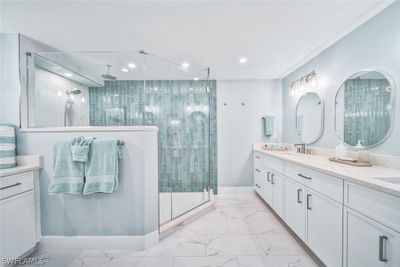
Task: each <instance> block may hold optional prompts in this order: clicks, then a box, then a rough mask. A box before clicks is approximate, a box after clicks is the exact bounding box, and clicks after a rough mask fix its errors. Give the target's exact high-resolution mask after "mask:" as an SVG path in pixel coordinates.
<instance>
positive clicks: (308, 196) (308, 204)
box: [307, 194, 311, 210]
mask: <svg viewBox="0 0 400 267" xmlns="http://www.w3.org/2000/svg"><path fill="white" fill-rule="evenodd" d="M310 200H311V194H307V209H308V210H311V206H310Z"/></svg>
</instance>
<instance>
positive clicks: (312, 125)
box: [296, 92, 324, 145]
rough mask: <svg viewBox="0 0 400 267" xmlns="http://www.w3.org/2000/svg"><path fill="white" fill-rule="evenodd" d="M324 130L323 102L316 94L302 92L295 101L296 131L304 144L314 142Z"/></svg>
mask: <svg viewBox="0 0 400 267" xmlns="http://www.w3.org/2000/svg"><path fill="white" fill-rule="evenodd" d="M323 130H324V104H323V102H322V100H321V98H320V97H319V95H318V94H316V93H313V92H310V93H306V94H304V95H303V96H302V97H301V98H300V99H299V102H297V108H296V133H297V135H298V136H299V137H300V139H301V141H302V142H303V143H304V144H307V145H309V144H312V143H315V142H316V141H317V140H318V139H319V138H320V137H321V135H322V132H323Z"/></svg>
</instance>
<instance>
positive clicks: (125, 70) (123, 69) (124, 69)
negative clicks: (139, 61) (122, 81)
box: [121, 68, 129, 72]
mask: <svg viewBox="0 0 400 267" xmlns="http://www.w3.org/2000/svg"><path fill="white" fill-rule="evenodd" d="M121 71H123V72H128V71H129V70H128V69H126V68H122V69H121Z"/></svg>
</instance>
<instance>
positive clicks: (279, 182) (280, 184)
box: [270, 172, 285, 218]
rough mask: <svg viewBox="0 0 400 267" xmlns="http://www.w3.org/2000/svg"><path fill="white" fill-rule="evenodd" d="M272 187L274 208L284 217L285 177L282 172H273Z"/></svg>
mask: <svg viewBox="0 0 400 267" xmlns="http://www.w3.org/2000/svg"><path fill="white" fill-rule="evenodd" d="M270 180H271V188H272V208H273V209H274V210H275V212H276V213H278V215H279V216H281V217H282V218H284V205H283V203H284V182H285V177H284V176H283V175H282V174H280V173H275V172H272V173H271V176H270Z"/></svg>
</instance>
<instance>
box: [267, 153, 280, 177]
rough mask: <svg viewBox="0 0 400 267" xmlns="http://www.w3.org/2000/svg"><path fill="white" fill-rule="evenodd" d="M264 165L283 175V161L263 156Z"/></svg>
mask: <svg viewBox="0 0 400 267" xmlns="http://www.w3.org/2000/svg"><path fill="white" fill-rule="evenodd" d="M264 165H265V166H267V167H268V168H271V169H272V170H274V171H276V172H280V173H283V161H282V160H280V159H277V158H274V157H271V156H268V155H264Z"/></svg>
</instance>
